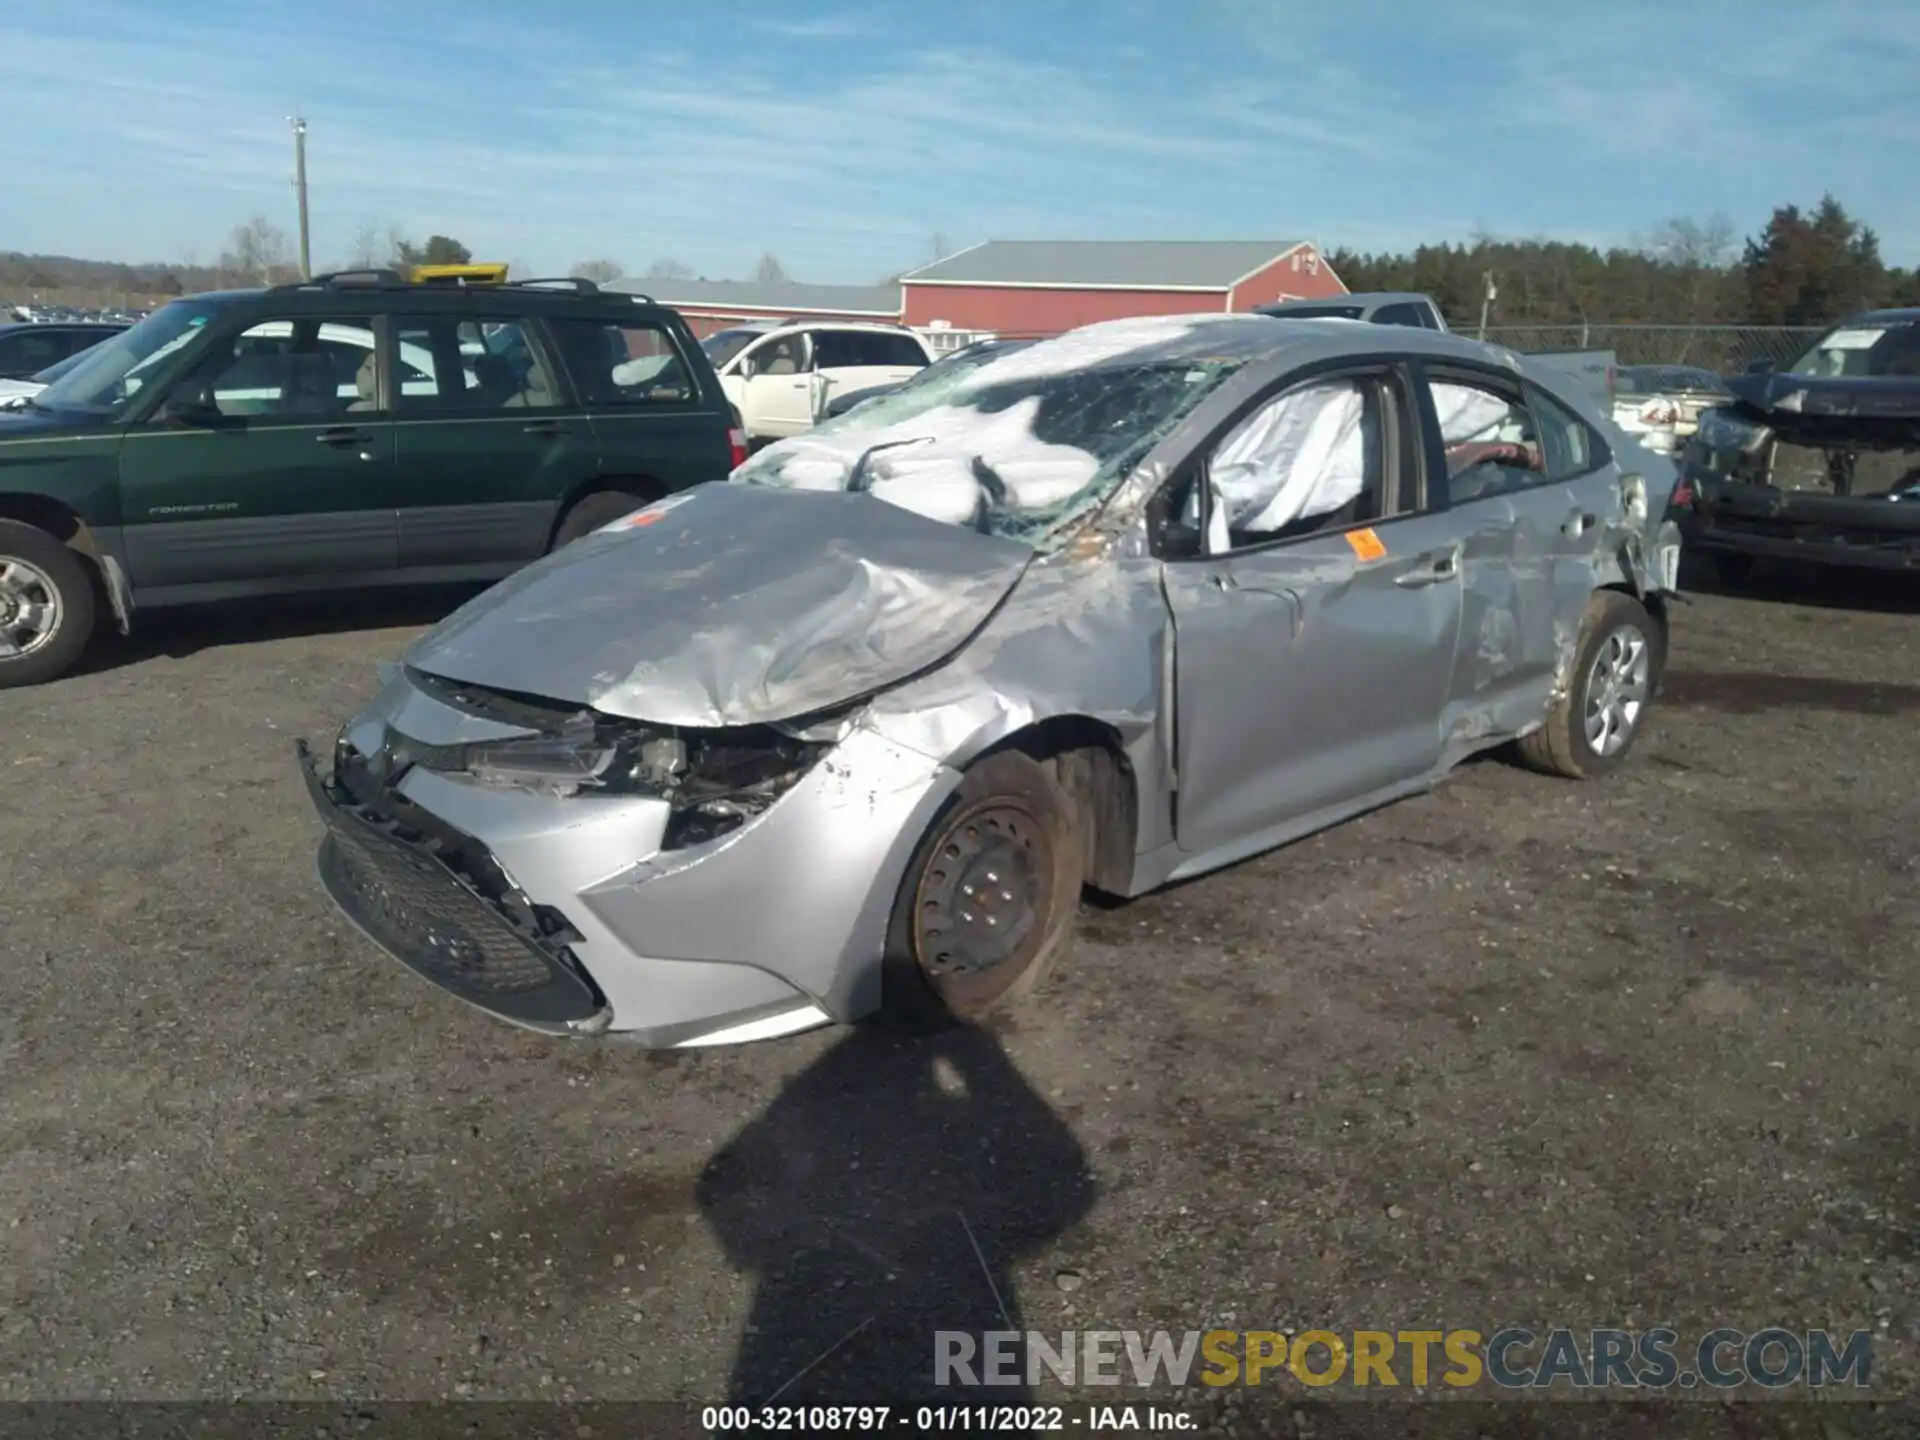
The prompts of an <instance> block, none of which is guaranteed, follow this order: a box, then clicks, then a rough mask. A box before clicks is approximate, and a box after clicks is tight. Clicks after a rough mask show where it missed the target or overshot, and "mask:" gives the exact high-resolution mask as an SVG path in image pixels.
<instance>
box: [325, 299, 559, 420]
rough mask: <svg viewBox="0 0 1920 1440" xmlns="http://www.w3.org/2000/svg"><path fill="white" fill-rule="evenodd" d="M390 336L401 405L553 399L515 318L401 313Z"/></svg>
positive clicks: (540, 360) (479, 407)
mask: <svg viewBox="0 0 1920 1440" xmlns="http://www.w3.org/2000/svg"><path fill="white" fill-rule="evenodd" d="M394 338H395V342H396V343H395V346H394V349H395V354H394V357H393V359H394V364H395V367H396V369H395V379H396V380H397V381H398V382H399V383H398V390H399V397H398V404H399V408H400V409H402V410H415V411H418V410H435V411H455V412H458V413H460V414H467V415H471V414H475V413H480V414H488V413H492V412H496V411H503V410H546V409H551V408H552V407H554V406H556V405H558V404H559V403H560V394H559V391H558V388H557V387H556V386H555V384H554V380H553V369H552V366H551V364H550V363H549V362H548V361H547V359H546V358H545V357H544V356H543V355H542V354H541V353H540V351H539V350H538V348H537V347H536V346H535V345H534V344H533V342H532V340H531V338H530V337H529V336H528V334H527V329H526V326H525V325H524V324H523V323H522V322H520V321H518V320H502V319H492V318H488V317H485V316H482V317H480V318H478V319H468V320H462V319H457V318H455V317H454V316H450V315H431V316H407V315H403V316H399V317H397V318H396V319H395V321H394ZM361 378H362V379H363V380H369V379H370V377H367V376H362V377H361ZM362 398H363V399H364V398H367V397H366V396H365V395H363V396H362Z"/></svg>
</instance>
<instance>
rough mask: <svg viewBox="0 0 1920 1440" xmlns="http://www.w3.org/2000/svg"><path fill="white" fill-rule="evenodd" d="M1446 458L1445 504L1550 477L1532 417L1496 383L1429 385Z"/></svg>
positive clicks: (1453, 379) (1455, 378) (1450, 377)
mask: <svg viewBox="0 0 1920 1440" xmlns="http://www.w3.org/2000/svg"><path fill="white" fill-rule="evenodd" d="M1429 389H1430V391H1431V393H1432V396H1433V409H1434V413H1435V415H1436V416H1437V417H1438V419H1439V422H1440V444H1441V448H1442V449H1443V450H1445V452H1446V459H1447V501H1448V503H1449V504H1451V505H1463V504H1466V503H1467V502H1468V501H1472V500H1482V499H1485V498H1487V497H1488V496H1490V495H1505V494H1510V493H1512V492H1513V491H1515V490H1524V489H1526V488H1527V487H1528V486H1530V485H1538V484H1541V483H1542V482H1543V481H1545V480H1546V478H1547V472H1546V462H1545V457H1544V456H1543V455H1542V453H1541V445H1540V437H1539V435H1538V434H1537V433H1536V432H1535V429H1534V423H1533V414H1532V412H1531V411H1529V410H1528V408H1527V406H1526V402H1525V401H1524V400H1522V399H1521V398H1520V397H1519V396H1518V395H1517V394H1509V393H1506V392H1505V390H1504V388H1503V387H1502V386H1500V384H1499V383H1498V382H1497V381H1494V380H1490V379H1487V380H1482V379H1479V378H1476V377H1470V376H1465V375H1454V374H1446V373H1441V374H1435V375H1434V376H1433V378H1432V380H1431V381H1430V383H1429Z"/></svg>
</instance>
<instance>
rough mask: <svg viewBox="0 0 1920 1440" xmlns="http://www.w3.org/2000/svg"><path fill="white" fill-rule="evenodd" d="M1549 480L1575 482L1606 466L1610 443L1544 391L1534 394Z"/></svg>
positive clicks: (1535, 391)
mask: <svg viewBox="0 0 1920 1440" xmlns="http://www.w3.org/2000/svg"><path fill="white" fill-rule="evenodd" d="M1533 410H1534V414H1535V415H1536V416H1537V417H1538V419H1539V423H1540V446H1541V450H1542V452H1543V456H1542V458H1543V459H1544V461H1545V464H1546V478H1547V479H1548V480H1571V479H1573V478H1575V477H1576V476H1579V475H1585V474H1588V473H1589V472H1591V471H1593V470H1595V469H1598V468H1599V467H1600V466H1601V465H1603V464H1605V463H1606V459H1607V450H1606V443H1605V442H1604V441H1603V440H1601V438H1600V437H1599V436H1598V435H1596V434H1595V433H1594V432H1593V430H1592V429H1591V428H1590V427H1589V426H1588V425H1587V423H1586V422H1585V421H1584V420H1582V419H1581V418H1580V417H1579V416H1578V415H1575V414H1574V413H1573V412H1572V411H1571V410H1569V409H1567V407H1566V406H1564V405H1562V404H1561V403H1560V402H1559V401H1558V400H1555V399H1554V398H1553V397H1552V396H1551V395H1549V394H1547V393H1546V391H1544V390H1539V389H1536V390H1534V391H1533Z"/></svg>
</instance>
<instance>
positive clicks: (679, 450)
mask: <svg viewBox="0 0 1920 1440" xmlns="http://www.w3.org/2000/svg"><path fill="white" fill-rule="evenodd" d="M545 323H546V328H547V330H548V332H549V333H550V334H552V335H553V337H554V340H555V344H556V346H557V347H558V349H559V351H560V355H561V359H562V362H563V363H564V365H565V367H566V370H567V374H568V376H569V378H570V379H571V380H572V382H573V386H574V390H575V392H576V393H577V394H578V395H579V396H580V397H581V400H582V402H583V403H584V404H585V405H586V408H587V417H588V420H589V421H590V423H591V424H592V426H593V434H594V438H595V439H596V440H597V441H598V444H599V466H600V468H599V471H598V472H597V474H596V475H595V476H594V477H593V483H594V485H595V486H596V488H600V489H608V490H625V491H627V492H628V493H630V494H635V495H646V494H652V493H656V492H658V491H661V490H683V489H685V488H687V487H688V486H690V485H699V484H702V483H704V482H706V481H708V480H724V479H725V478H726V476H727V473H728V471H730V470H731V469H732V468H733V451H732V447H731V445H730V443H729V441H728V434H729V432H730V430H731V429H732V426H731V425H730V423H729V422H728V420H727V418H726V414H725V412H726V404H727V402H726V399H725V397H724V396H722V395H720V394H716V393H713V391H712V388H711V384H710V383H709V386H708V388H707V389H706V390H704V391H703V390H702V388H701V383H700V381H699V379H698V378H697V377H698V375H699V373H700V371H699V368H698V367H696V366H695V365H694V364H693V363H692V361H691V359H690V357H689V356H688V355H687V354H686V353H685V352H684V351H683V349H682V346H683V344H684V343H685V340H684V338H683V337H681V336H677V335H675V334H673V333H672V332H671V331H669V330H668V329H667V328H666V327H665V326H663V325H659V324H655V323H653V322H651V321H648V320H644V319H630V320H624V321H623V322H622V323H620V324H617V325H615V324H609V323H607V322H605V321H602V320H598V319H587V318H581V319H577V320H576V319H567V318H549V319H548V320H547V321H546V322H545Z"/></svg>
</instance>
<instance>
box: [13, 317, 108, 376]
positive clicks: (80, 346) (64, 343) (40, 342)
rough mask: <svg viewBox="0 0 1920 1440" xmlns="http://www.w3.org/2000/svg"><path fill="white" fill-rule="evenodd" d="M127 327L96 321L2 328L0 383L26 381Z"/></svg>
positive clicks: (29, 324)
mask: <svg viewBox="0 0 1920 1440" xmlns="http://www.w3.org/2000/svg"><path fill="white" fill-rule="evenodd" d="M126 328H127V327H126V326H125V325H108V324H101V323H99V322H94V321H89V322H85V323H65V324H44V325H40V324H34V323H32V322H28V323H25V324H20V325H0V380H25V379H27V378H28V377H30V376H32V375H35V374H37V373H39V372H40V371H42V370H44V369H46V368H47V367H48V366H49V365H54V364H57V363H59V362H60V361H62V360H65V359H66V358H67V357H68V356H70V355H77V354H79V353H80V352H81V351H82V350H90V349H92V348H93V347H94V346H95V345H98V344H99V343H100V342H101V341H102V340H106V339H109V338H110V337H112V336H114V335H118V334H119V333H120V332H121V331H123V330H125V329H126Z"/></svg>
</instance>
